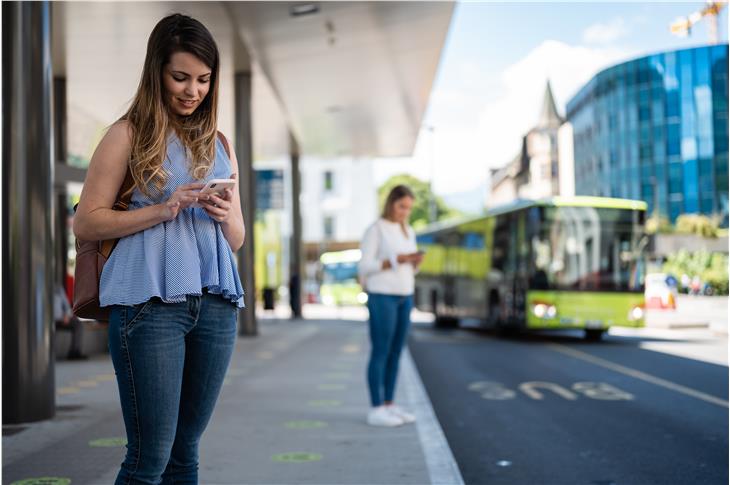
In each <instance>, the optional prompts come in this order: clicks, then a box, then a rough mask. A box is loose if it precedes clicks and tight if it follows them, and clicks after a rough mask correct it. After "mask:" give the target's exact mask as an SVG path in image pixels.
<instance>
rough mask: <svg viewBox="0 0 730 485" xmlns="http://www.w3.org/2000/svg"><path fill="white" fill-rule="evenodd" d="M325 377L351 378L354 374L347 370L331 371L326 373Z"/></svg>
mask: <svg viewBox="0 0 730 485" xmlns="http://www.w3.org/2000/svg"><path fill="white" fill-rule="evenodd" d="M325 377H326V378H327V379H349V378H350V377H352V374H348V373H347V372H330V373H329V374H325Z"/></svg>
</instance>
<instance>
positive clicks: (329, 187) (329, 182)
mask: <svg viewBox="0 0 730 485" xmlns="http://www.w3.org/2000/svg"><path fill="white" fill-rule="evenodd" d="M334 178H335V177H334V174H333V173H332V172H331V171H330V170H327V171H326V172H325V173H324V190H325V192H332V191H333V190H334V188H335V183H334Z"/></svg>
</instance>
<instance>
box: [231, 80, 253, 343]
mask: <svg viewBox="0 0 730 485" xmlns="http://www.w3.org/2000/svg"><path fill="white" fill-rule="evenodd" d="M235 96H236V101H235V102H236V138H235V145H236V147H237V149H236V156H237V158H238V179H239V184H238V187H239V191H240V195H241V206H242V208H243V220H244V221H245V223H246V240H245V242H244V243H243V247H242V248H241V249H240V250H239V251H238V272H239V274H240V276H241V283H242V284H243V288H244V290H245V291H246V296H245V300H246V308H244V309H243V311H242V312H240V313H239V317H238V318H239V322H238V323H239V325H238V334H239V335H242V336H254V335H257V334H258V326H257V324H256V282H255V280H254V251H253V250H254V244H253V237H254V222H255V221H256V180H255V178H256V177H255V173H254V170H253V137H252V136H251V73H250V72H239V73H236V93H235Z"/></svg>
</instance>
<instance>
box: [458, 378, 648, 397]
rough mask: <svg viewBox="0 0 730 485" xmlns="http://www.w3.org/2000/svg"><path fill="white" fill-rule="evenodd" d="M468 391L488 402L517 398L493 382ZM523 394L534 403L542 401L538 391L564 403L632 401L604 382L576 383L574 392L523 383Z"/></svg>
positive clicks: (472, 386)
mask: <svg viewBox="0 0 730 485" xmlns="http://www.w3.org/2000/svg"><path fill="white" fill-rule="evenodd" d="M468 389H469V390H470V391H473V392H476V393H477V394H479V395H480V396H481V397H482V399H487V400H490V401H506V400H508V399H514V398H516V397H517V395H518V394H517V392H516V391H513V390H512V389H509V388H507V387H505V386H504V384H502V383H501V382H494V381H477V382H472V383H471V384H469V387H468ZM517 389H518V390H520V391H521V392H522V393H523V394H525V395H526V396H527V397H529V398H530V399H532V400H535V401H542V400H543V398H544V395H543V393H542V392H540V391H539V390H538V389H543V390H545V391H551V392H553V393H554V394H556V395H557V396H560V397H562V398H563V399H565V400H566V401H575V400H577V399H578V398H579V397H580V396H583V397H587V398H589V399H595V400H598V401H633V400H634V396H633V394H631V393H628V392H626V391H623V390H621V389H619V388H617V387H615V386H612V385H611V384H606V383H605V382H576V383H575V384H573V385H572V386H571V389H572V390H573V391H574V392H571V391H570V390H568V389H567V388H565V387H563V386H561V385H559V384H555V383H553V382H545V381H530V382H523V383H522V384H519V385H518V386H517Z"/></svg>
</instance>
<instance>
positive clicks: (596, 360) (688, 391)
mask: <svg viewBox="0 0 730 485" xmlns="http://www.w3.org/2000/svg"><path fill="white" fill-rule="evenodd" d="M547 346H548V347H550V348H551V349H553V350H555V351H557V352H560V353H563V354H566V355H570V356H571V357H575V358H576V359H581V360H584V361H586V362H590V363H591V364H595V365H599V366H601V367H605V368H606V369H610V370H612V371H615V372H619V373H621V374H624V375H627V376H629V377H633V378H635V379H639V380H642V381H644V382H648V383H650V384H654V385H656V386H660V387H664V388H665V389H669V390H671V391H675V392H678V393H680V394H684V395H685V396H690V397H693V398H695V399H699V400H701V401H705V402H709V403H710V404H715V405H717V406H720V407H724V408H727V407H728V402H727V401H726V400H724V399H720V398H719V397H716V396H712V395H710V394H705V393H704V392H701V391H697V390H695V389H692V388H690V387H685V386H682V385H680V384H675V383H674V382H671V381H667V380H665V379H662V378H660V377H655V376H653V375H651V374H647V373H645V372H641V371H638V370H635V369H632V368H630V367H625V366H623V365H620V364H616V363H614V362H611V361H609V360H606V359H602V358H600V357H596V356H594V355H591V354H588V353H586V352H581V351H580V350H575V349H572V348H570V347H566V346H564V345H560V344H548V345H547Z"/></svg>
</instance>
